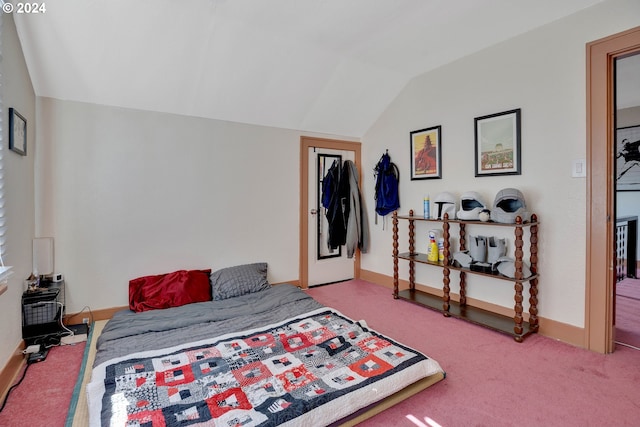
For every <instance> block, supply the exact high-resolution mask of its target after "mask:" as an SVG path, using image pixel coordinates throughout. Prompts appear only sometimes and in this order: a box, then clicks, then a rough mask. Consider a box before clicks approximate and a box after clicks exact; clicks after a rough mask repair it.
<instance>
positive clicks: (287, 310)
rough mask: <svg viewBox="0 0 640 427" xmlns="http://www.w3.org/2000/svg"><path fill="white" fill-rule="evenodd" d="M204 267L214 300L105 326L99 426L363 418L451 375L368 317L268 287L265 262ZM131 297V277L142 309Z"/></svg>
mask: <svg viewBox="0 0 640 427" xmlns="http://www.w3.org/2000/svg"><path fill="white" fill-rule="evenodd" d="M202 272H204V274H207V278H208V280H209V282H210V284H211V296H210V298H211V300H205V301H199V302H187V303H184V304H182V305H179V306H172V307H166V308H155V307H154V308H147V309H144V310H142V311H138V312H136V311H133V310H123V311H120V312H118V313H116V314H115V315H114V316H113V318H112V319H111V320H109V322H108V323H107V324H106V325H105V326H104V328H103V329H102V332H101V333H100V335H99V337H97V340H96V344H95V360H94V361H93V370H92V373H91V380H90V382H89V383H88V384H87V387H86V393H87V394H86V397H87V402H88V408H89V410H88V413H89V421H90V422H89V424H90V425H91V426H134V425H135V426H147V427H151V426H169V425H170V426H191V425H207V426H209V425H211V426H247V427H248V426H268V425H284V426H287V425H289V426H293V425H313V426H322V425H331V424H344V423H346V424H355V423H357V422H359V421H361V420H362V419H365V418H366V417H369V416H371V415H372V414H375V413H377V412H380V411H381V410H383V409H385V408H387V407H388V406H391V405H392V404H395V403H397V402H398V401H400V400H402V399H404V398H406V396H407V395H410V394H413V393H416V392H418V391H420V390H422V389H424V388H426V387H428V386H430V385H432V384H434V383H436V382H438V381H440V380H441V379H443V378H444V372H443V370H442V368H441V367H440V365H439V364H438V363H437V362H436V361H434V360H433V359H431V358H429V357H428V356H426V355H425V354H423V353H421V352H419V351H416V350H414V349H412V348H410V347H408V346H406V345H403V344H402V343H399V342H396V341H394V340H393V339H391V338H388V337H385V336H384V335H382V334H380V333H377V332H376V331H374V330H372V329H370V328H368V327H367V325H366V323H365V322H364V321H354V320H352V319H350V318H349V317H347V316H345V315H344V314H342V313H340V312H338V311H337V310H334V309H332V308H330V307H326V306H323V305H322V304H320V303H319V302H317V301H315V300H314V299H313V298H311V297H310V296H309V295H307V294H306V293H305V292H304V291H302V290H300V289H299V288H297V287H295V286H293V285H288V284H281V285H276V286H271V285H269V284H268V282H267V283H266V284H265V282H266V265H263V264H261V263H260V264H251V265H244V266H238V267H237V268H236V267H234V268H231V269H223V271H222V272H223V274H219V272H216V273H213V274H211V275H210V276H209V274H208V271H207V270H203V271H202ZM248 273H249V274H248ZM254 273H255V274H254ZM243 274H244V276H245V277H244V279H242V278H241V279H240V285H238V278H239V277H241V276H243ZM256 278H259V280H256ZM256 283H258V285H256ZM131 295H132V291H131V284H130V306H134V305H135V304H134V305H132V304H131ZM147 297H148V295H147V296H143V298H142V299H143V300H144V299H145V298H147ZM165 299H167V298H165ZM174 300H175V298H174ZM165 303H166V301H165ZM151 305H152V306H153V304H151ZM160 305H162V304H160Z"/></svg>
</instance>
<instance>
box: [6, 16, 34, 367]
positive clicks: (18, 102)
mask: <svg viewBox="0 0 640 427" xmlns="http://www.w3.org/2000/svg"><path fill="white" fill-rule="evenodd" d="M1 15H2V16H1V17H0V19H2V71H3V72H2V89H1V92H2V94H1V96H2V104H3V105H2V111H1V114H2V141H1V143H2V150H1V154H2V156H3V162H4V182H5V186H4V189H5V213H6V216H7V243H6V248H5V249H6V257H5V258H4V262H5V264H6V265H12V266H13V270H14V274H13V276H11V277H10V278H9V283H8V285H9V288H8V290H7V292H5V293H4V294H2V295H0V325H1V326H0V368H1V367H2V366H3V365H4V362H5V361H6V360H7V359H8V358H9V357H10V355H11V354H12V353H13V351H14V350H15V349H16V347H17V346H18V344H19V343H20V341H21V340H22V329H21V325H22V320H21V310H20V298H21V296H22V290H23V289H22V280H23V279H25V278H27V276H29V274H30V272H31V266H32V263H31V239H32V238H33V229H34V196H33V195H34V178H33V163H34V157H35V156H34V152H35V148H36V147H35V142H36V137H35V135H36V126H35V122H36V114H35V111H36V108H35V95H34V91H33V87H32V85H31V80H30V79H29V74H28V72H27V67H26V65H25V61H24V56H23V54H22V49H21V48H20V43H19V41H18V36H17V33H16V28H15V24H14V22H13V16H12V15H10V14H6V13H2V14H1ZM10 107H13V108H15V109H16V110H17V111H18V112H20V114H22V115H23V116H24V117H25V118H26V119H27V154H28V155H27V156H26V157H23V156H20V155H18V154H16V153H14V152H12V151H9V148H8V147H9V127H8V123H9V119H8V118H9V108H10Z"/></svg>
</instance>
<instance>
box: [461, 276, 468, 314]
mask: <svg viewBox="0 0 640 427" xmlns="http://www.w3.org/2000/svg"><path fill="white" fill-rule="evenodd" d="M466 305H467V273H465V272H464V271H461V272H460V307H466Z"/></svg>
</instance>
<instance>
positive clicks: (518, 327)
mask: <svg viewBox="0 0 640 427" xmlns="http://www.w3.org/2000/svg"><path fill="white" fill-rule="evenodd" d="M514 288H515V291H516V294H515V296H514V299H515V301H516V305H515V308H514V310H515V312H516V314H515V316H514V317H513V320H514V321H515V326H514V327H513V332H514V333H515V334H516V335H518V336H520V335H522V322H523V320H522V290H523V289H524V287H523V286H522V282H516V284H515V286H514ZM520 338H522V337H520ZM516 341H517V339H516Z"/></svg>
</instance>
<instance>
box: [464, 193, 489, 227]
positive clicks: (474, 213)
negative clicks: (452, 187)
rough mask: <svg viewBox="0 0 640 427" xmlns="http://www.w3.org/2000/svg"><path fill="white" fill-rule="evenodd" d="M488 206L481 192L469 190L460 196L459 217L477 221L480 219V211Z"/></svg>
mask: <svg viewBox="0 0 640 427" xmlns="http://www.w3.org/2000/svg"><path fill="white" fill-rule="evenodd" d="M486 208H487V205H485V204H484V202H483V201H482V197H481V196H480V194H478V193H476V192H475V191H467V192H466V193H462V196H460V210H459V211H458V219H464V220H471V221H477V220H479V219H480V212H482V211H483V210H484V209H486Z"/></svg>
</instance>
